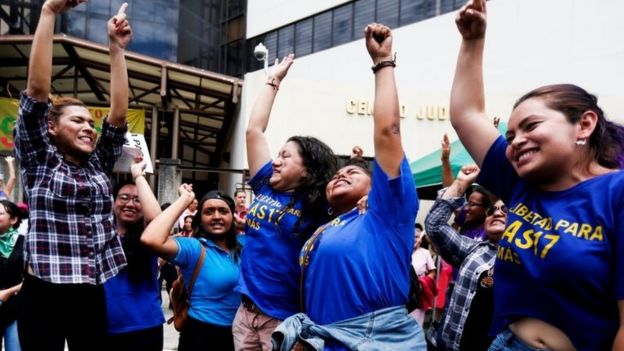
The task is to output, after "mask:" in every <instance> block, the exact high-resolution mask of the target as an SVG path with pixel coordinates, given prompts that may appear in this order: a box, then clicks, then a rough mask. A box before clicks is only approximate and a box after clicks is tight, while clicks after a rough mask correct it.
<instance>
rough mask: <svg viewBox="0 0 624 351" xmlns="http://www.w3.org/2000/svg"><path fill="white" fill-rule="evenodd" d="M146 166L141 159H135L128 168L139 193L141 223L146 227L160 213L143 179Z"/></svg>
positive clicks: (150, 190)
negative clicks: (141, 214) (141, 209)
mask: <svg viewBox="0 0 624 351" xmlns="http://www.w3.org/2000/svg"><path fill="white" fill-rule="evenodd" d="M146 166H147V162H146V161H145V160H144V159H142V157H137V159H136V160H135V163H134V164H132V165H131V166H130V173H131V174H132V179H134V184H135V185H136V187H137V192H138V193H139V200H140V201H141V207H142V208H143V221H144V222H145V224H146V225H147V224H148V223H149V222H151V221H152V220H153V219H154V218H156V216H158V215H159V214H160V213H161V212H162V211H161V210H160V205H159V204H158V200H156V196H154V193H153V192H152V188H151V187H150V185H149V183H148V182H147V179H145V167H146Z"/></svg>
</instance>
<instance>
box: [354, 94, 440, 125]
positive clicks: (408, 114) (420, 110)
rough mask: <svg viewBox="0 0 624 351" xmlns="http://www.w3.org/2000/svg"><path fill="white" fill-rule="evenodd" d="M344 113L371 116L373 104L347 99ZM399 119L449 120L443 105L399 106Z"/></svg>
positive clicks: (366, 101) (361, 100)
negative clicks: (414, 107) (413, 107)
mask: <svg viewBox="0 0 624 351" xmlns="http://www.w3.org/2000/svg"><path fill="white" fill-rule="evenodd" d="M346 111H347V113H348V114H349V115H352V116H358V115H359V116H372V115H373V102H372V101H368V100H364V99H349V100H347V103H346ZM399 114H400V116H401V118H415V119H417V120H428V121H446V120H447V119H449V115H448V107H447V106H444V105H420V106H418V107H417V108H416V109H412V108H410V107H408V106H407V105H403V104H401V105H399Z"/></svg>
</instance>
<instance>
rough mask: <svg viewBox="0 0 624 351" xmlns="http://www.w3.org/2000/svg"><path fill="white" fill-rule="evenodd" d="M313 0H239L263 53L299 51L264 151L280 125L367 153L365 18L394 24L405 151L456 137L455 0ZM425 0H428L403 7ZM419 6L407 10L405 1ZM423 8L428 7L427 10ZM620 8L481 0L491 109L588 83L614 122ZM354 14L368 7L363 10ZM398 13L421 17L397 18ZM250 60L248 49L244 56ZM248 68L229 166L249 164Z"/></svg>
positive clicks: (618, 110)
mask: <svg viewBox="0 0 624 351" xmlns="http://www.w3.org/2000/svg"><path fill="white" fill-rule="evenodd" d="M310 3H311V2H308V1H304V0H300V1H293V0H271V1H268V0H257V1H254V0H250V1H249V4H248V10H247V36H248V41H253V40H256V39H257V38H263V39H262V40H263V43H264V44H265V45H266V46H267V48H269V62H271V63H272V62H273V60H274V59H275V57H276V56H279V57H282V56H284V55H285V54H286V53H287V52H289V51H294V52H295V53H296V54H297V55H298V56H297V58H296V61H295V63H294V65H293V66H292V68H291V69H290V71H289V73H288V76H287V77H286V79H285V81H284V82H283V84H282V85H281V86H280V90H279V93H278V96H277V99H276V101H275V105H274V108H273V111H272V115H271V120H270V123H269V127H268V129H267V137H268V140H269V146H270V149H271V153H272V154H273V155H275V154H277V152H278V151H279V148H280V147H281V145H282V144H283V143H284V142H285V140H287V139H288V137H289V136H292V135H297V134H301V135H312V136H315V137H318V138H319V139H321V140H323V141H325V142H326V143H327V144H328V145H329V146H330V147H332V148H333V149H334V150H335V152H336V153H337V154H342V155H348V154H349V153H350V150H351V147H352V146H353V145H360V146H362V147H363V149H364V155H365V156H373V143H372V111H371V110H372V102H373V96H374V76H373V73H372V72H371V70H370V67H371V65H372V62H371V60H370V58H369V57H368V54H367V52H366V49H365V47H364V42H363V40H362V29H363V27H364V26H365V24H366V23H368V22H372V21H373V19H374V21H377V22H381V23H388V24H390V25H393V24H394V25H395V26H394V27H398V28H396V29H395V30H394V50H395V51H396V53H397V67H396V69H395V72H396V77H397V85H398V90H399V99H400V104H401V114H402V120H401V121H402V123H401V133H402V136H403V143H404V147H405V152H406V155H407V156H408V158H409V159H410V160H411V161H413V160H416V159H418V158H419V157H422V156H424V155H427V154H429V153H431V152H435V151H436V150H437V149H438V148H439V147H440V140H441V138H442V135H443V134H444V133H449V136H450V137H451V140H454V139H456V138H457V137H456V134H455V133H454V131H453V129H452V127H451V125H450V122H449V115H448V103H449V97H450V89H451V83H452V79H453V74H454V70H455V62H456V57H457V52H458V49H459V44H460V35H459V34H458V32H457V29H456V27H455V24H454V16H455V13H454V11H452V10H451V9H452V8H455V7H457V6H461V5H462V4H457V3H451V2H445V1H432V2H427V1H414V2H412V1H405V0H400V1H399V0H394V1H383V0H360V1H338V0H323V1H315V2H313V3H314V4H310ZM425 3H427V4H434V5H435V6H434V7H427V6H424V7H423V6H420V7H418V6H416V7H407V6H408V5H410V6H411V5H413V4H425ZM365 4H368V7H366V8H367V10H366V11H364V7H365ZM371 4H374V6H373V5H371ZM382 4H383V5H384V6H381V5H382ZM416 8H417V9H419V10H418V11H416V10H414V11H416V12H415V13H410V12H409V11H408V10H407V9H416ZM344 9H347V10H344ZM391 9H393V10H392V11H390V10H391ZM397 9H398V12H397ZM429 9H435V10H431V11H433V12H432V13H431V12H428V11H430V10H429ZM447 10H448V11H447ZM623 10H624V2H621V1H617V0H608V1H603V2H600V4H598V3H595V2H591V1H589V0H552V1H539V0H496V1H490V2H488V35H487V44H486V52H485V62H484V65H485V67H484V73H485V88H486V103H487V111H488V113H489V114H490V115H491V116H492V117H495V116H497V117H500V118H501V119H502V121H506V120H507V119H508V116H509V114H510V112H511V108H512V106H513V103H514V101H515V99H517V98H518V97H520V96H521V95H522V94H523V93H525V92H527V91H529V90H531V89H533V88H536V87H538V86H541V85H546V84H553V83H564V82H565V83H574V84H578V85H580V86H582V87H584V88H585V89H587V90H588V91H590V92H592V93H594V94H596V95H597V96H598V98H599V104H600V105H601V106H602V107H603V109H604V110H605V112H606V113H607V116H608V118H611V119H613V120H615V121H618V122H620V123H623V122H624V102H623V101H624V90H622V89H621V84H620V79H616V78H615V77H624V65H622V62H624V42H622V41H621V40H620V39H621V38H622V37H624V23H623V22H622V21H620V20H619V18H618V14H619V13H622V11H623ZM406 11H408V13H406ZM423 11H424V12H423ZM444 11H446V13H444ZM390 12H391V13H392V14H389V13H390ZM328 13H330V14H331V16H330V15H328ZM343 13H347V14H346V15H343ZM363 13H368V15H367V16H368V17H360V15H362V14H363ZM373 13H374V17H373ZM267 14H271V15H267ZM286 14H289V15H288V16H291V17H287V15H286ZM428 14H430V15H428ZM438 14H439V15H438ZM362 16H363V15H362ZM329 18H331V20H329ZM341 18H342V19H343V20H340V19H341ZM405 18H422V20H419V21H414V22H412V23H410V24H406V25H402V21H403V19H405ZM310 21H312V26H311V27H310V24H309V22H310ZM345 22H346V24H345ZM318 23H323V25H320V26H317V24H318ZM300 27H306V28H308V29H306V30H305V31H304V30H303V29H302V30H299V28H300ZM330 27H331V28H332V30H331V31H327V28H330ZM345 28H346V29H345ZM263 33H264V34H263ZM306 33H307V34H306ZM310 33H312V34H310ZM345 33H346V34H345ZM310 37H311V39H310ZM348 37H351V38H352V40H347V39H346V38H348ZM300 38H306V39H305V40H299V39H300ZM321 38H324V39H321ZM329 38H331V41H330V39H329ZM323 40H324V41H323ZM258 41H259V40H258ZM335 44H337V45H335ZM317 45H318V47H317ZM325 46H327V48H325ZM317 48H318V49H319V50H316V49H317ZM321 48H322V49H321ZM301 50H303V51H301ZM300 54H301V55H300ZM249 59H250V60H255V59H254V57H253V56H252V55H249ZM255 68H256V69H257V70H255V71H250V72H248V73H247V74H245V79H244V88H243V96H242V100H241V109H240V113H239V118H238V119H237V121H236V122H235V125H234V129H233V131H232V137H231V138H230V140H231V143H230V145H229V150H230V154H231V163H230V166H231V167H233V168H237V167H243V168H245V167H246V154H245V148H244V143H243V142H241V141H242V140H244V135H245V133H244V131H245V127H246V124H247V118H248V114H249V112H250V110H251V107H252V105H253V102H254V99H255V97H256V96H257V95H258V91H259V90H260V89H261V88H262V87H263V85H264V82H265V73H264V72H263V70H262V69H260V68H261V63H259V62H258V63H257V64H256V66H255ZM229 186H232V185H229ZM421 212H423V211H421Z"/></svg>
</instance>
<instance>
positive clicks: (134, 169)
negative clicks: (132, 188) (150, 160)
mask: <svg viewBox="0 0 624 351" xmlns="http://www.w3.org/2000/svg"><path fill="white" fill-rule="evenodd" d="M146 166H147V161H146V160H145V159H143V157H142V156H137V157H135V158H134V163H133V164H132V165H131V166H130V173H131V174H132V179H136V178H137V177H140V176H144V175H145V167H146Z"/></svg>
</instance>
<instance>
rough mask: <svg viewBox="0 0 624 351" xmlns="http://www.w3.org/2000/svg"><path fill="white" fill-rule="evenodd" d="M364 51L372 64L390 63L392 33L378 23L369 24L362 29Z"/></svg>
mask: <svg viewBox="0 0 624 351" xmlns="http://www.w3.org/2000/svg"><path fill="white" fill-rule="evenodd" d="M364 37H365V40H366V49H367V50H368V54H369V55H370V57H371V59H373V63H375V64H377V63H379V62H381V61H392V59H393V57H392V31H391V30H390V28H389V27H386V26H384V25H383V24H379V23H371V24H369V25H368V26H366V28H364Z"/></svg>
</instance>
